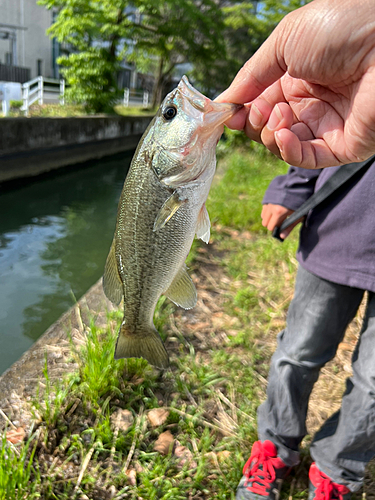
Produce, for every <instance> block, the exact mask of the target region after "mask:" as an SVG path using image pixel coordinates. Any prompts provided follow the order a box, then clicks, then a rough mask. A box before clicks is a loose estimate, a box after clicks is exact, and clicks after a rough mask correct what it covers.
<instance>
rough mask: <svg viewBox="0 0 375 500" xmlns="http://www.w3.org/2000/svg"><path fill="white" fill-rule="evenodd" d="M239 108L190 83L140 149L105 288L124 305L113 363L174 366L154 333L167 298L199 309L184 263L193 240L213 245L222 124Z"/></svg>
mask: <svg viewBox="0 0 375 500" xmlns="http://www.w3.org/2000/svg"><path fill="white" fill-rule="evenodd" d="M240 107H241V106H240V105H237V104H229V103H220V104H219V103H215V102H213V101H211V100H210V99H208V98H207V97H205V96H204V95H203V94H201V93H200V92H198V91H197V90H196V89H194V87H192V85H191V84H190V83H189V81H188V79H187V78H186V77H185V76H184V77H183V78H182V80H181V81H180V83H179V85H178V87H177V88H176V89H175V90H173V91H172V92H171V93H170V94H168V95H167V96H166V98H165V99H164V101H163V103H162V105H161V106H160V108H159V110H158V112H157V114H156V116H155V117H154V119H153V120H152V121H151V123H150V125H149V127H148V129H147V130H146V132H145V133H144V135H143V137H142V139H141V140H140V142H139V145H138V148H137V150H136V152H135V155H134V158H133V160H132V163H131V166H130V169H129V173H128V175H127V177H126V180H125V183H124V188H123V190H122V194H121V198H120V202H119V206H118V214H117V224H116V230H115V235H114V239H113V242H112V246H111V249H110V252H109V255H108V257H107V261H106V265H105V271H104V277H103V287H104V292H105V294H106V296H107V297H108V298H109V299H110V300H111V301H112V302H113V303H114V304H116V305H118V304H120V302H121V299H122V298H123V299H124V319H123V322H122V324H121V327H120V331H119V335H118V339H117V344H116V350H115V359H118V358H130V357H143V358H145V359H147V361H148V362H149V363H151V364H152V365H155V366H158V367H161V368H165V367H167V366H168V362H169V360H168V354H167V352H166V350H165V347H164V344H163V342H162V340H161V338H160V336H159V334H158V332H157V330H156V328H155V326H154V323H153V315H154V310H155V307H156V303H157V301H158V299H159V298H160V296H161V295H162V294H164V295H166V296H167V297H168V298H169V299H170V300H172V301H173V302H174V303H175V304H177V305H178V306H181V307H183V308H185V309H190V308H192V307H194V305H195V304H196V301H197V292H196V289H195V286H194V284H193V282H192V280H191V278H190V276H189V275H188V273H187V269H186V265H185V259H186V257H187V255H188V253H189V250H190V247H191V245H192V242H193V239H194V236H195V234H196V235H197V237H198V238H201V239H202V240H203V241H205V242H206V243H208V240H209V238H210V220H209V217H208V213H207V210H206V207H205V201H206V199H207V196H208V192H209V190H210V186H211V182H212V178H213V176H214V173H215V167H216V157H215V148H216V144H217V142H218V140H219V138H220V136H221V134H222V132H223V128H224V127H223V123H224V121H225V120H227V119H228V118H229V117H231V116H232V115H233V114H234V113H235V112H236V111H237V110H238V109H239V108H240Z"/></svg>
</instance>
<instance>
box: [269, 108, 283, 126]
mask: <svg viewBox="0 0 375 500" xmlns="http://www.w3.org/2000/svg"><path fill="white" fill-rule="evenodd" d="M282 119H283V115H282V113H281V111H280V108H279V106H278V105H277V104H276V106H275V107H274V108H273V111H272V113H271V116H270V119H269V120H268V123H267V128H268V129H269V130H275V128H276V127H277V126H278V125H279V124H280V122H281V120H282Z"/></svg>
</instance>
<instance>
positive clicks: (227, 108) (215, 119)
mask: <svg viewBox="0 0 375 500" xmlns="http://www.w3.org/2000/svg"><path fill="white" fill-rule="evenodd" d="M210 104H211V108H212V109H210V110H209V111H207V112H206V113H205V115H204V123H205V125H206V126H209V127H213V128H216V127H218V126H219V125H222V124H223V123H225V122H226V121H227V120H229V118H231V117H232V116H233V115H235V114H236V113H237V112H238V111H239V110H240V109H242V108H243V104H234V103H231V102H220V103H219V102H213V101H211V102H210Z"/></svg>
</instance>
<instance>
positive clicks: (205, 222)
mask: <svg viewBox="0 0 375 500" xmlns="http://www.w3.org/2000/svg"><path fill="white" fill-rule="evenodd" d="M210 227H211V223H210V217H209V215H208V212H207V208H206V205H205V203H204V204H203V206H202V208H201V210H200V212H199V215H198V222H197V229H196V233H197V238H200V239H201V240H202V241H204V242H205V243H208V242H209V241H210Z"/></svg>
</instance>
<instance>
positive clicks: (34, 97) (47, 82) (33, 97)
mask: <svg viewBox="0 0 375 500" xmlns="http://www.w3.org/2000/svg"><path fill="white" fill-rule="evenodd" d="M64 96H65V81H64V80H54V79H52V78H44V77H43V76H38V77H37V78H34V80H30V81H29V82H26V83H24V84H23V85H22V100H23V105H22V108H21V110H22V111H23V112H24V113H25V115H26V116H28V115H29V109H30V106H31V105H32V104H34V102H37V101H38V104H44V103H45V102H46V101H48V102H59V103H60V104H62V105H64V104H65V97H64Z"/></svg>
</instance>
